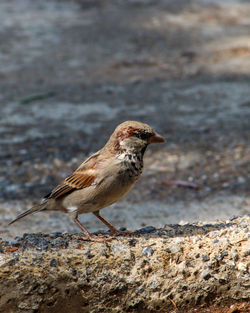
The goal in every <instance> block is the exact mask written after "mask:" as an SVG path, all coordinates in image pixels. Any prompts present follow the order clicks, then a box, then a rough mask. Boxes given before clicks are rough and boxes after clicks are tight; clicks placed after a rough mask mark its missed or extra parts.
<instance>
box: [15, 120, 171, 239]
mask: <svg viewBox="0 0 250 313" xmlns="http://www.w3.org/2000/svg"><path fill="white" fill-rule="evenodd" d="M164 141H165V140H164V138H163V137H162V136H161V135H159V134H158V133H157V132H155V130H154V129H153V128H152V127H150V126H149V125H147V124H143V123H141V122H137V121H126V122H124V123H122V124H120V125H118V126H117V127H116V129H115V131H114V132H113V134H112V135H111V136H110V138H109V140H108V142H107V143H106V145H105V146H104V147H103V148H102V149H101V150H99V151H97V152H96V153H94V154H93V155H91V156H90V157H89V158H87V159H86V160H85V161H84V162H83V163H82V164H81V165H80V166H79V167H78V168H77V169H76V170H75V171H74V172H73V173H72V174H71V175H70V176H68V177H67V178H65V179H64V181H63V182H62V183H61V184H59V185H58V186H57V187H56V188H54V189H53V190H52V191H51V192H50V193H49V194H47V195H46V196H45V197H44V199H43V200H42V202H41V204H38V205H36V206H34V207H32V208H31V209H29V210H27V211H25V212H23V213H22V214H20V215H19V216H17V218H16V219H14V220H13V221H12V222H10V223H9V225H10V224H13V223H14V222H16V221H18V220H20V219H21V218H23V217H25V216H27V215H29V214H32V213H36V212H40V211H61V212H64V213H67V214H68V215H69V216H70V217H71V219H72V220H73V221H74V222H75V223H76V225H77V226H78V227H79V228H80V229H81V230H82V231H83V233H84V234H85V236H86V237H85V238H86V239H87V240H91V241H105V237H101V236H95V235H93V234H91V233H90V232H89V231H88V230H87V229H86V228H85V227H84V226H83V225H82V224H81V223H80V221H79V220H78V215H79V214H83V213H93V214H94V215H95V216H96V217H97V218H99V219H100V220H101V221H102V222H103V223H104V224H105V225H106V226H107V227H108V228H109V229H110V231H111V233H112V234H114V235H119V234H125V233H126V232H124V231H120V230H118V229H116V228H115V227H114V226H113V225H112V224H111V223H109V222H108V221H107V220H105V219H104V218H103V217H102V216H101V215H100V210H101V209H103V208H105V207H107V206H109V205H111V204H113V203H114V202H116V201H118V200H119V199H121V198H122V197H123V196H125V195H126V194H127V193H128V192H129V190H130V189H131V187H132V186H133V185H134V184H135V183H136V181H137V180H138V178H139V177H140V175H141V173H142V170H143V156H144V153H145V151H146V149H147V146H148V145H149V144H154V143H160V142H164Z"/></svg>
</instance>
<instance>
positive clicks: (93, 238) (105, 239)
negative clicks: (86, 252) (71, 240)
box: [81, 235, 114, 243]
mask: <svg viewBox="0 0 250 313" xmlns="http://www.w3.org/2000/svg"><path fill="white" fill-rule="evenodd" d="M81 239H82V240H85V241H93V242H102V243H103V242H109V241H112V240H113V239H114V238H113V237H106V236H95V235H90V236H86V237H81Z"/></svg>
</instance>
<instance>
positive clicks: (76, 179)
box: [45, 152, 100, 199]
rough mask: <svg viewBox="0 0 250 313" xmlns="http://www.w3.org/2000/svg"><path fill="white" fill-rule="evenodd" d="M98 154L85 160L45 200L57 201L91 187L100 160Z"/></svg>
mask: <svg viewBox="0 0 250 313" xmlns="http://www.w3.org/2000/svg"><path fill="white" fill-rule="evenodd" d="M99 155H100V154H99V152H96V153H95V154H93V155H92V156H90V157H89V158H88V159H87V160H85V161H84V162H83V163H82V164H81V165H80V166H79V167H78V169H77V170H76V171H75V172H74V173H73V174H71V175H70V176H68V177H67V178H65V179H64V181H63V182H62V183H61V184H60V185H58V186H57V187H56V188H54V189H53V190H52V192H51V193H49V194H48V195H47V196H45V199H52V198H53V199H58V198H60V197H61V196H63V195H66V194H68V193H70V192H72V191H74V190H76V189H82V188H86V187H89V186H91V185H92V184H93V183H94V181H95V180H96V173H97V172H96V170H95V168H96V167H97V166H98V163H99V162H100V160H98V157H99Z"/></svg>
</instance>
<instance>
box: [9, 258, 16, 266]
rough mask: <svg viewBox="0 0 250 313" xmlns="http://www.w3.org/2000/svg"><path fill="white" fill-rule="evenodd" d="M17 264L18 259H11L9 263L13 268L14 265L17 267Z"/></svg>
mask: <svg viewBox="0 0 250 313" xmlns="http://www.w3.org/2000/svg"><path fill="white" fill-rule="evenodd" d="M15 263H16V259H11V260H9V261H8V265H9V266H13V265H15Z"/></svg>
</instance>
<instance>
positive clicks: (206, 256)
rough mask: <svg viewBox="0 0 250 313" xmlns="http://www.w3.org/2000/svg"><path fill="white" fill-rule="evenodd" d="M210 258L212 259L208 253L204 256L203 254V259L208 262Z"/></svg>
mask: <svg viewBox="0 0 250 313" xmlns="http://www.w3.org/2000/svg"><path fill="white" fill-rule="evenodd" d="M209 260H210V258H209V256H208V255H203V256H202V261H204V262H207V261H209Z"/></svg>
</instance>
